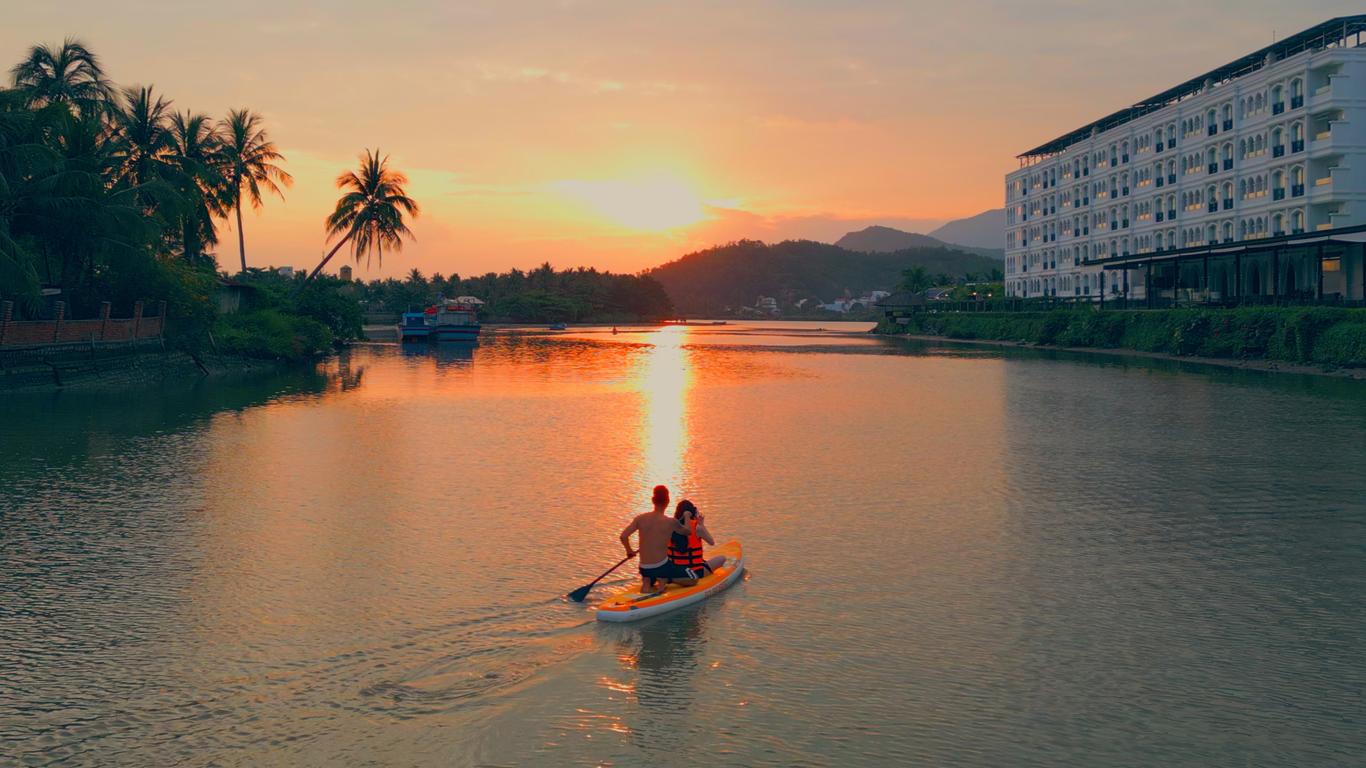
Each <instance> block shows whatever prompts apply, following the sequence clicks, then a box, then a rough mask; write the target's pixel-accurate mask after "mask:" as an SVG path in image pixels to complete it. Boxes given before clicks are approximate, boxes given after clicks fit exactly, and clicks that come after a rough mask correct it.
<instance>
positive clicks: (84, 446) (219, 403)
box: [0, 367, 360, 466]
mask: <svg viewBox="0 0 1366 768" xmlns="http://www.w3.org/2000/svg"><path fill="white" fill-rule="evenodd" d="M350 378H351V381H352V382H353V383H354V384H359V381H360V372H359V371H356V372H354V373H352V374H350ZM339 388H340V389H349V388H350V387H346V386H345V385H344V380H343V379H342V377H341V376H339V375H338V374H337V373H335V372H332V373H326V372H322V371H320V370H318V369H316V368H313V367H308V368H291V369H287V370H284V371H281V372H277V373H264V374H263V373H260V372H256V373H252V374H248V375H242V376H240V377H238V376H217V377H213V378H209V379H203V380H196V381H193V382H190V383H186V384H176V383H169V384H166V385H163V386H148V387H134V388H129V389H89V390H75V391H57V392H43V393H20V394H15V393H11V394H7V395H5V396H4V397H0V464H10V466H24V465H25V463H29V464H33V465H35V466H41V464H44V463H66V462H71V461H79V460H82V459H84V458H85V457H87V456H89V455H92V454H99V453H108V452H111V451H114V452H116V451H119V450H126V449H131V447H130V446H128V445H127V444H128V443H129V442H130V441H132V440H136V439H137V438H141V437H146V436H148V435H153V434H157V433H168V432H179V431H182V430H184V429H185V428H187V427H190V426H193V425H194V424H196V423H199V422H202V421H206V420H208V419H211V418H213V417H214V416H215V415H217V414H219V413H223V412H227V411H245V410H247V409H249V408H255V407H258V406H261V405H265V404H267V403H271V402H274V401H278V400H281V399H285V398H291V397H299V396H311V395H319V394H323V393H325V392H328V391H336V390H337V389H339ZM35 462H38V463H37V464H34V463H35Z"/></svg>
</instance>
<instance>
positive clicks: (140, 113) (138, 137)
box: [111, 86, 174, 187]
mask: <svg viewBox="0 0 1366 768" xmlns="http://www.w3.org/2000/svg"><path fill="white" fill-rule="evenodd" d="M170 113H171V102H170V101H169V100H167V99H164V98H162V97H161V96H157V95H155V94H154V93H153V92H152V89H151V87H149V86H133V87H130V88H125V89H124V90H123V104H122V108H121V109H118V110H116V111H114V112H112V114H111V123H112V126H113V129H114V137H113V141H112V146H113V153H112V157H113V161H114V163H115V167H114V182H115V183H121V184H123V185H126V186H129V187H140V186H143V185H146V184H149V183H151V182H153V181H157V180H163V179H166V178H167V176H169V175H170V173H171V172H172V171H173V170H174V167H173V166H172V165H171V162H170V159H171V151H172V148H173V145H174V143H173V135H172V133H171V128H170V122H169V117H170Z"/></svg>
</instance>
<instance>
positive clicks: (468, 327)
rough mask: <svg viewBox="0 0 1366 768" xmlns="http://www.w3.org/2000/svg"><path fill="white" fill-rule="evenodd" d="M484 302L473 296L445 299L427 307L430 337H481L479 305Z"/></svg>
mask: <svg viewBox="0 0 1366 768" xmlns="http://www.w3.org/2000/svg"><path fill="white" fill-rule="evenodd" d="M483 303H484V302H482V301H480V300H479V299H476V298H474V297H473V296H460V297H459V298H455V299H444V300H442V301H438V302H437V303H436V304H433V305H432V306H430V307H427V309H426V311H425V312H424V313H423V314H424V315H425V316H426V323H427V328H428V329H429V333H428V337H427V338H428V339H430V340H431V341H474V340H475V339H478V338H479V329H480V325H479V316H478V310H479V306H480V305H481V304H483Z"/></svg>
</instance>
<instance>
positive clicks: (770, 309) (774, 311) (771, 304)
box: [754, 296, 781, 317]
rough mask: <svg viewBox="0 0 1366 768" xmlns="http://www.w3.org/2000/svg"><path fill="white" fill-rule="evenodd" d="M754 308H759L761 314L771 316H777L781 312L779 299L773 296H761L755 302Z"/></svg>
mask: <svg viewBox="0 0 1366 768" xmlns="http://www.w3.org/2000/svg"><path fill="white" fill-rule="evenodd" d="M754 308H755V309H756V310H758V311H759V312H760V314H765V315H769V316H771V317H777V316H778V315H779V314H781V313H780V311H779V309H778V300H777V299H775V298H773V297H772V296H760V297H759V299H758V300H757V301H755V302H754Z"/></svg>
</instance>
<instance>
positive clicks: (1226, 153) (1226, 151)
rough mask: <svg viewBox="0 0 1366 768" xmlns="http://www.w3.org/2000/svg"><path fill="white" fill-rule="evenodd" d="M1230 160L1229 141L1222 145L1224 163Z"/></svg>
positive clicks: (1231, 151)
mask: <svg viewBox="0 0 1366 768" xmlns="http://www.w3.org/2000/svg"><path fill="white" fill-rule="evenodd" d="M1231 160H1233V142H1231V141H1230V142H1228V143H1227V144H1225V145H1224V162H1225V163H1228V162H1229V161H1231Z"/></svg>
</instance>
